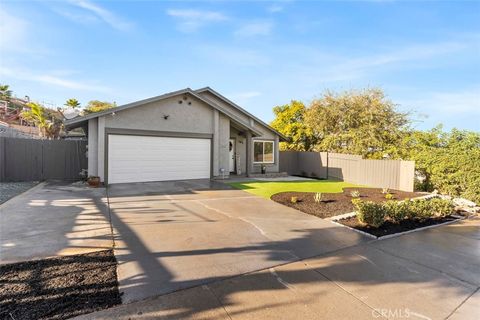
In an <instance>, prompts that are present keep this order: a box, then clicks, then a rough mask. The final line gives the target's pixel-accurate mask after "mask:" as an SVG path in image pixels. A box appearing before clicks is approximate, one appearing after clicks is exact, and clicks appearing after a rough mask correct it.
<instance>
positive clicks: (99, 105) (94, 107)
mask: <svg viewBox="0 0 480 320" xmlns="http://www.w3.org/2000/svg"><path fill="white" fill-rule="evenodd" d="M116 106H117V104H116V103H115V102H113V103H111V102H107V101H98V100H92V101H90V102H89V103H88V105H87V106H86V107H85V109H84V110H83V112H84V114H90V113H94V112H100V111H103V110H107V109H111V108H115V107H116Z"/></svg>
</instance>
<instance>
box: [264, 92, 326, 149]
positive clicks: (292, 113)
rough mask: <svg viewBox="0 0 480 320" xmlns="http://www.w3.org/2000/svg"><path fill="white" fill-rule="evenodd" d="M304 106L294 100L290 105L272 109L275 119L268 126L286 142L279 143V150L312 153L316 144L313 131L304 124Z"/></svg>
mask: <svg viewBox="0 0 480 320" xmlns="http://www.w3.org/2000/svg"><path fill="white" fill-rule="evenodd" d="M306 110H307V109H306V108H305V105H304V104H303V103H302V102H300V101H296V100H292V101H291V102H290V104H286V105H283V106H276V107H274V108H273V113H274V114H275V119H274V120H273V121H272V122H271V123H270V125H271V126H272V127H273V128H274V129H276V130H278V131H279V132H280V133H282V134H284V135H285V136H287V137H288V138H289V139H290V140H289V141H288V142H281V143H280V149H281V150H297V151H312V150H313V147H314V146H315V144H316V143H317V139H316V137H315V136H314V134H313V131H312V130H311V129H310V128H309V127H308V126H307V125H306V124H305V113H306Z"/></svg>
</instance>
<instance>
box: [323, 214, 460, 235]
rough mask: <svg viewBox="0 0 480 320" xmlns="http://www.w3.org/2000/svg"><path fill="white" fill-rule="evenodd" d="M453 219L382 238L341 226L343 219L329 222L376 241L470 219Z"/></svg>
mask: <svg viewBox="0 0 480 320" xmlns="http://www.w3.org/2000/svg"><path fill="white" fill-rule="evenodd" d="M452 217H454V218H455V220H452V221H447V222H443V223H439V224H433V225H430V226H425V227H421V228H417V229H412V230H408V231H403V232H398V233H394V234H389V235H386V236H381V237H377V236H374V235H373V234H370V233H368V232H365V231H362V230H358V229H355V228H352V227H349V226H346V225H344V224H341V223H339V222H337V221H339V220H341V219H338V220H328V221H330V222H331V223H333V224H336V225H338V226H342V227H344V228H347V229H350V230H353V231H355V232H358V233H360V234H363V235H364V236H367V237H369V238H371V239H375V240H385V239H390V238H395V237H399V236H402V235H404V234H409V233H413V232H417V231H422V230H427V229H432V228H436V227H441V226H444V225H448V224H452V223H455V222H459V221H462V220H465V219H467V218H468V217H462V216H457V215H452Z"/></svg>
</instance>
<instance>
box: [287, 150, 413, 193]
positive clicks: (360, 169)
mask: <svg viewBox="0 0 480 320" xmlns="http://www.w3.org/2000/svg"><path fill="white" fill-rule="evenodd" d="M280 171H284V172H288V173H289V174H292V175H300V176H305V177H316V178H323V179H339V180H343V181H347V182H351V183H356V184H361V185H366V186H372V187H378V188H390V189H395V190H403V191H413V187H414V186H413V185H414V176H415V162H414V161H402V160H370V159H362V157H361V156H358V155H351V154H341V153H330V152H300V151H282V152H280Z"/></svg>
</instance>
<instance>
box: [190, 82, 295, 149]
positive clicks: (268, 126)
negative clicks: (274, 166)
mask: <svg viewBox="0 0 480 320" xmlns="http://www.w3.org/2000/svg"><path fill="white" fill-rule="evenodd" d="M204 91H208V92H210V93H212V94H213V95H215V96H216V97H217V98H219V99H221V100H224V101H225V102H227V103H228V104H230V105H232V106H233V107H235V108H237V109H238V110H240V111H241V112H243V113H245V114H247V115H248V116H249V117H251V118H253V119H254V120H255V121H257V122H258V123H260V124H261V125H263V126H265V127H266V128H268V129H269V130H270V131H273V132H274V133H275V134H277V135H278V136H279V138H280V140H281V141H282V142H285V141H288V138H287V137H286V136H284V135H283V134H282V133H280V132H278V131H277V130H275V129H274V128H272V127H271V126H270V125H269V124H267V123H265V122H264V121H262V120H260V119H259V118H257V117H255V116H254V115H253V114H251V113H250V112H248V111H247V110H245V109H243V108H242V107H240V106H239V105H238V104H236V103H235V102H233V101H231V100H230V99H228V98H226V97H224V96H223V95H221V94H220V93H218V92H217V91H215V90H213V89H212V88H210V87H203V88H200V89H197V90H195V92H204Z"/></svg>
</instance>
